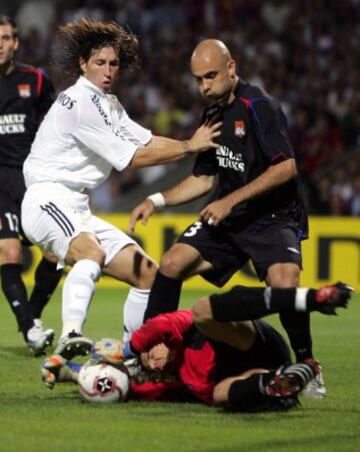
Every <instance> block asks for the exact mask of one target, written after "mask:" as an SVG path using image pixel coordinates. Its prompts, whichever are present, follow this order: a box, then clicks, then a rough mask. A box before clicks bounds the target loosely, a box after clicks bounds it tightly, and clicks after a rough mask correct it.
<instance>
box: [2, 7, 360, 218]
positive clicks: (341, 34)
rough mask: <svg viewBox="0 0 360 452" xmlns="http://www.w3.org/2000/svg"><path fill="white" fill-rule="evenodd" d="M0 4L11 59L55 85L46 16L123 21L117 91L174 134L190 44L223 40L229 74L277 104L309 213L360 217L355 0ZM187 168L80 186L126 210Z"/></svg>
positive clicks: (96, 204)
mask: <svg viewBox="0 0 360 452" xmlns="http://www.w3.org/2000/svg"><path fill="white" fill-rule="evenodd" d="M0 9H1V12H2V13H7V14H10V15H12V16H13V17H14V18H15V19H16V20H17V22H18V26H19V31H20V36H21V48H20V52H19V54H18V59H19V60H21V61H23V62H27V63H29V64H35V65H41V66H43V67H44V68H46V70H47V71H48V72H49V73H50V75H51V76H52V77H53V79H54V81H55V83H56V87H57V89H58V90H60V89H61V88H62V87H63V85H62V80H61V76H60V75H59V74H56V73H55V72H54V66H53V65H52V64H51V61H50V56H51V50H52V46H53V42H54V35H55V32H56V28H57V25H58V24H61V23H64V22H68V21H72V20H74V19H77V18H79V17H81V16H87V17H91V18H93V19H99V20H115V21H117V22H119V23H120V24H122V25H123V26H125V27H127V28H129V29H130V30H132V31H133V32H134V33H135V34H137V35H138V37H139V39H140V44H141V58H142V61H141V67H140V69H139V70H138V71H136V72H134V73H132V74H127V75H126V76H124V77H123V78H122V80H121V82H120V83H119V84H118V86H117V94H118V95H119V97H120V99H121V101H122V102H123V104H124V106H125V107H126V109H127V110H128V112H129V114H130V116H131V117H133V118H134V119H136V120H137V121H139V122H140V123H142V124H144V125H145V126H147V127H149V128H150V129H152V131H153V132H154V133H155V134H163V135H168V136H171V137H176V138H184V137H188V136H189V134H190V133H191V132H192V131H193V130H194V127H195V125H196V124H197V122H198V120H199V117H200V111H201V108H202V103H201V100H200V99H199V97H198V95H197V92H196V89H195V88H196V87H195V85H194V83H193V80H192V78H191V76H190V71H189V57H190V54H191V51H192V49H193V47H194V45H195V44H196V43H197V42H198V41H199V40H200V39H202V38H204V37H217V38H219V39H222V40H224V42H225V43H226V44H227V45H228V46H229V48H230V50H231V51H232V53H233V55H234V57H235V58H236V60H237V61H238V72H239V74H240V76H241V77H243V78H244V79H246V80H251V81H252V82H256V83H258V84H260V85H262V86H264V87H265V88H266V90H267V91H268V92H269V93H270V94H271V95H273V96H274V97H276V98H278V99H279V100H280V102H281V103H282V106H283V108H284V109H285V111H286V113H287V115H288V119H289V124H290V135H291V139H292V143H293V145H294V148H295V149H296V152H297V156H298V160H299V166H300V170H301V174H302V177H303V179H304V181H305V185H306V193H307V203H308V207H309V211H310V213H311V214H313V215H346V216H360V72H359V71H357V70H356V69H355V68H358V67H360V61H359V60H360V53H359V47H360V2H359V0H343V1H337V0H292V1H282V0H269V1H260V0H248V1H245V0H231V1H230V0H227V1H226V0H196V1H193V0H183V1H172V0H102V1H96V0H61V1H60V0H23V1H20V0H11V1H10V0H2V2H1V7H0ZM190 168H191V163H190V162H188V163H187V164H184V163H178V164H174V165H173V166H170V167H167V168H165V167H158V168H152V169H145V170H142V171H136V172H132V171H131V170H129V171H127V172H124V173H123V174H121V175H118V174H116V173H114V174H113V175H112V177H111V178H110V180H109V181H108V182H107V183H105V184H104V185H103V186H102V187H100V188H99V189H97V190H96V191H95V192H94V193H93V194H92V204H93V208H94V209H95V210H101V211H129V210H130V209H131V207H133V206H134V205H135V203H136V202H137V200H139V199H141V198H142V197H143V196H144V195H145V194H149V193H152V192H154V191H157V190H159V189H160V190H161V189H163V188H165V187H166V186H168V185H170V184H172V183H173V182H174V181H175V180H176V179H180V178H182V177H183V176H184V174H186V173H187V171H189V169H190ZM190 209H192V210H197V209H198V204H196V203H195V204H192V205H191V206H190ZM187 210H189V207H188V208H187Z"/></svg>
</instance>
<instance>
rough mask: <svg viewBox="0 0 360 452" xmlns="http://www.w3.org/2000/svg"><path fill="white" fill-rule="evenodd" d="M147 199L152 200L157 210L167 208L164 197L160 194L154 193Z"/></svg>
mask: <svg viewBox="0 0 360 452" xmlns="http://www.w3.org/2000/svg"><path fill="white" fill-rule="evenodd" d="M146 199H150V201H151V202H152V203H153V204H154V206H155V208H156V209H158V210H161V209H163V208H164V207H165V206H166V203H165V198H164V195H163V194H162V193H160V192H157V193H154V194H153V195H150V196H148V197H147V198H146Z"/></svg>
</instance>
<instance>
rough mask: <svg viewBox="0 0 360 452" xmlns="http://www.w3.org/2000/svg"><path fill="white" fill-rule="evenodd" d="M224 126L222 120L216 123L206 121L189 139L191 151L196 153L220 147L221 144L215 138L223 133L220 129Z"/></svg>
mask: <svg viewBox="0 0 360 452" xmlns="http://www.w3.org/2000/svg"><path fill="white" fill-rule="evenodd" d="M221 126H222V122H221V121H218V122H216V123H214V124H213V123H204V124H202V125H201V126H200V127H199V128H198V129H197V130H196V132H195V133H194V135H193V136H192V137H191V138H190V140H188V146H189V153H196V152H201V151H206V150H208V149H210V148H218V147H219V145H218V144H217V143H215V142H214V138H216V137H218V136H220V135H221V131H220V130H219V129H220V127H221Z"/></svg>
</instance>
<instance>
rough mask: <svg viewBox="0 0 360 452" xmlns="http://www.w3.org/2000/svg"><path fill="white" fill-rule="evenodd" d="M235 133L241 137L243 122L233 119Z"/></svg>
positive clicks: (243, 128) (243, 133) (243, 130)
mask: <svg viewBox="0 0 360 452" xmlns="http://www.w3.org/2000/svg"><path fill="white" fill-rule="evenodd" d="M234 133H235V135H236V136H237V137H243V136H244V135H245V122H244V121H235V132H234Z"/></svg>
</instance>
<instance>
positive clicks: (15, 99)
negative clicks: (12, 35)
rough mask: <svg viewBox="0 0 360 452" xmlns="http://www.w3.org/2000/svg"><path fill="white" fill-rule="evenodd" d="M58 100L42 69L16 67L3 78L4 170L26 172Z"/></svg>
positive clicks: (0, 140)
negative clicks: (41, 127) (29, 157)
mask: <svg viewBox="0 0 360 452" xmlns="http://www.w3.org/2000/svg"><path fill="white" fill-rule="evenodd" d="M54 98H55V91H54V87H53V85H52V83H51V81H50V79H49V78H48V77H47V76H46V75H45V74H44V72H43V71H42V70H41V69H39V68H35V67H31V66H26V65H23V64H16V65H15V68H14V70H13V71H11V72H10V74H7V75H4V76H0V166H10V167H17V168H22V166H23V162H24V160H25V159H26V157H27V155H28V154H29V152H30V147H31V143H32V142H33V140H34V137H35V134H36V131H37V129H38V126H39V122H40V121H41V119H42V117H43V116H44V114H45V113H46V112H47V111H48V110H49V108H50V106H51V104H52V103H53V101H54Z"/></svg>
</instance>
